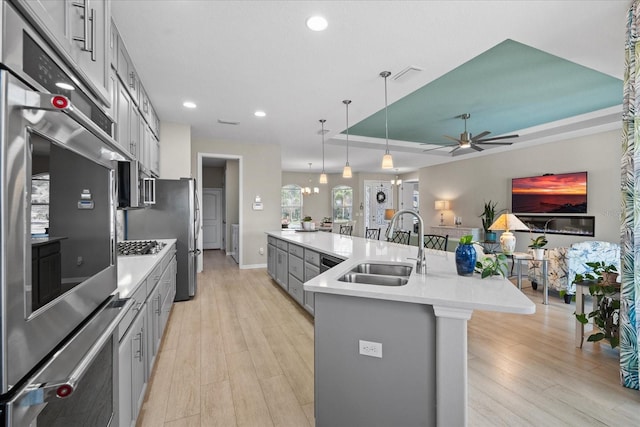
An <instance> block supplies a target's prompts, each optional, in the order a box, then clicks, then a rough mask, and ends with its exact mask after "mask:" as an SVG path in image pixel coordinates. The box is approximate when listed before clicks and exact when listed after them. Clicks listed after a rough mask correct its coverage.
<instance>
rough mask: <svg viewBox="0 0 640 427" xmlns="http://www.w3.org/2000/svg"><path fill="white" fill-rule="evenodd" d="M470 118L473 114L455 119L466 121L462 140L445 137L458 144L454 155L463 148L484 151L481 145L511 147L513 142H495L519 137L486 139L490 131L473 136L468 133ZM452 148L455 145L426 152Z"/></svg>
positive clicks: (462, 115)
mask: <svg viewBox="0 0 640 427" xmlns="http://www.w3.org/2000/svg"><path fill="white" fill-rule="evenodd" d="M469 117H471V114H469V113H464V114H460V115H459V116H456V117H455V118H456V119H462V120H464V132H463V133H461V134H460V138H454V137H452V136H449V135H444V137H445V138H449V139H452V140H454V141H456V142H457V143H458V146H457V147H455V148H454V149H453V150H451V151H449V153H451V154H453V153H454V152H456V151H457V150H459V149H461V148H472V149H474V150H476V151H482V150H483V148H482V147H479V145H511V144H513V142H495V141H499V140H503V139H510V138H517V137H518V135H504V136H496V137H492V138H484V137H485V136H487V135H489V134H490V133H491V132H489V131H488V130H485V131H484V132H481V133H480V134H478V135H476V136H473V135H472V134H471V133H469V132H467V119H469ZM452 146H453V144H449V145H442V146H440V147H436V148H430V149H428V150H424V151H432V150H439V149H440V148H442V147H452ZM454 155H455V154H454Z"/></svg>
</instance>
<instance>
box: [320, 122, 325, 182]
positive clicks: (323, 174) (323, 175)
mask: <svg viewBox="0 0 640 427" xmlns="http://www.w3.org/2000/svg"><path fill="white" fill-rule="evenodd" d="M324 122H326V120H325V119H320V124H321V125H322V130H321V132H322V173H321V174H320V180H319V181H318V182H320V184H326V183H327V174H326V173H324Z"/></svg>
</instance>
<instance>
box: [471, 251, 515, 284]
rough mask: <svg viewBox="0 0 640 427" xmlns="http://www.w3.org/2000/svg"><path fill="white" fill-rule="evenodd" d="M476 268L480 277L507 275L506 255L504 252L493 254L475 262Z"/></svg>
mask: <svg viewBox="0 0 640 427" xmlns="http://www.w3.org/2000/svg"><path fill="white" fill-rule="evenodd" d="M476 270H478V271H479V272H480V274H481V276H482V278H483V279H484V278H487V277H491V276H497V275H501V276H502V277H504V278H506V277H507V271H508V266H507V256H506V255H505V254H495V255H493V256H490V257H486V258H484V259H483V260H481V261H478V262H476Z"/></svg>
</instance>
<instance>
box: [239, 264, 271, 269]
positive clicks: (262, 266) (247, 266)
mask: <svg viewBox="0 0 640 427" xmlns="http://www.w3.org/2000/svg"><path fill="white" fill-rule="evenodd" d="M253 268H267V264H248V265H247V264H245V265H241V266H240V269H241V270H251V269H253Z"/></svg>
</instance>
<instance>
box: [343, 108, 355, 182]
mask: <svg viewBox="0 0 640 427" xmlns="http://www.w3.org/2000/svg"><path fill="white" fill-rule="evenodd" d="M342 103H343V104H344V105H345V107H346V110H347V163H345V165H344V169H342V177H343V178H351V177H352V176H353V175H352V173H351V166H349V104H351V100H350V99H345V100H344V101H342Z"/></svg>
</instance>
